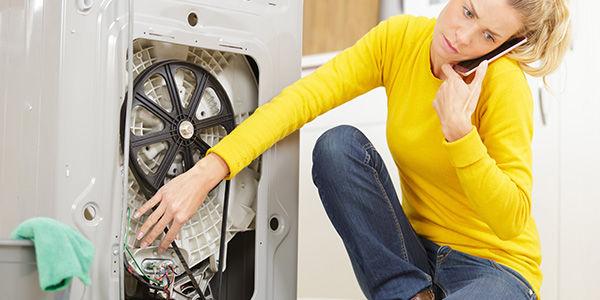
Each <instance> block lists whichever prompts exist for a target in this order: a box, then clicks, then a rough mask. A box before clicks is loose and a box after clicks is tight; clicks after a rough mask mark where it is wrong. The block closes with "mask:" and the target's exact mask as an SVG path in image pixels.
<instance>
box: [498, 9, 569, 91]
mask: <svg viewBox="0 0 600 300" xmlns="http://www.w3.org/2000/svg"><path fill="white" fill-rule="evenodd" d="M507 1H508V4H509V5H510V6H511V7H513V8H515V9H516V10H517V11H518V12H519V13H520V14H521V18H522V21H523V27H522V28H521V30H520V31H519V32H518V33H517V34H516V35H517V36H522V35H525V36H526V37H527V42H526V43H525V44H523V45H522V46H520V47H518V48H517V49H515V50H514V51H512V53H511V54H510V57H512V58H513V59H515V60H517V61H518V62H519V64H520V65H521V68H522V69H523V71H525V72H526V73H527V74H529V75H531V76H535V77H544V81H545V77H546V75H548V74H550V73H552V72H553V71H554V70H556V69H557V68H558V67H559V65H560V63H561V62H562V59H563V57H564V55H565V53H566V52H567V50H568V49H569V47H570V46H571V18H570V12H569V3H568V0H507Z"/></svg>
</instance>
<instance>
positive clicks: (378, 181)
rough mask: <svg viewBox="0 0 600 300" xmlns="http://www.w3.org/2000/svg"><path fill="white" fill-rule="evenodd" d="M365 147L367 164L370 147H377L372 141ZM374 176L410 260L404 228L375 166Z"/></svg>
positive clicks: (365, 161) (406, 256) (403, 254)
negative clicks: (401, 226) (403, 232)
mask: <svg viewBox="0 0 600 300" xmlns="http://www.w3.org/2000/svg"><path fill="white" fill-rule="evenodd" d="M363 149H364V150H365V154H366V156H365V159H364V160H363V163H365V164H366V163H367V162H368V160H369V158H370V157H371V155H370V154H369V152H368V151H369V150H370V149H373V150H374V149H375V147H374V146H373V145H372V144H371V143H368V144H366V145H363ZM373 177H374V178H375V181H377V185H378V186H379V190H380V191H381V194H382V195H383V197H384V198H385V201H386V202H387V205H388V207H389V209H390V212H391V213H392V216H393V217H394V223H395V224H396V230H397V232H398V235H399V238H400V245H401V246H402V256H404V260H405V261H407V262H410V261H409V257H408V251H407V250H406V245H405V243H404V235H403V234H402V229H401V228H400V221H398V216H396V212H395V211H394V207H393V206H392V203H391V201H390V199H389V198H388V196H387V193H386V192H385V188H384V187H383V184H381V181H380V180H379V176H378V175H377V170H375V168H373Z"/></svg>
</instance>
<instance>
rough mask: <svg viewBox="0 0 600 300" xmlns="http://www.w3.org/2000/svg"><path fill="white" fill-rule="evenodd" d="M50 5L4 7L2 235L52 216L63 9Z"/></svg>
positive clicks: (0, 24) (0, 7)
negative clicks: (38, 219) (34, 219)
mask: <svg viewBox="0 0 600 300" xmlns="http://www.w3.org/2000/svg"><path fill="white" fill-rule="evenodd" d="M48 2H50V1H48ZM47 4H48V3H46V2H44V1H2V3H1V4H0V40H1V42H0V67H1V68H0V70H1V71H0V79H1V80H2V81H1V82H2V83H0V95H1V96H0V97H1V98H0V99H1V102H0V109H1V113H0V115H2V121H0V139H1V147H0V148H1V149H0V237H7V236H8V235H9V234H10V232H11V231H12V230H13V229H14V228H15V227H16V225H18V224H19V223H20V222H22V221H23V220H25V219H28V218H31V217H34V216H51V214H52V207H53V204H52V200H51V199H49V198H52V195H53V194H54V187H53V184H52V182H53V180H54V178H53V177H52V176H51V174H52V173H53V172H52V170H53V168H54V165H55V163H54V162H55V157H56V119H55V118H54V117H52V116H53V115H56V110H57V99H58V88H57V86H58V77H57V74H58V73H59V64H58V55H59V53H60V43H59V41H60V36H61V31H60V25H61V7H60V5H54V6H53V5H47Z"/></svg>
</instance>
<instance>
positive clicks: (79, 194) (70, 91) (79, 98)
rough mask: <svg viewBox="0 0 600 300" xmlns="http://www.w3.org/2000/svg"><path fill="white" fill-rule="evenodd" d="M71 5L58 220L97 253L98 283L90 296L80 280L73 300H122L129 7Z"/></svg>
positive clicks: (61, 104) (57, 173) (61, 105)
mask: <svg viewBox="0 0 600 300" xmlns="http://www.w3.org/2000/svg"><path fill="white" fill-rule="evenodd" d="M82 3H83V4H82ZM85 3H89V4H90V5H89V6H85ZM63 5H64V7H63V13H64V18H63V25H62V26H63V27H62V30H63V39H62V41H61V43H62V45H61V49H62V51H61V53H60V79H59V80H60V82H59V91H60V92H59V99H58V112H57V115H56V121H57V126H58V128H57V130H58V132H59V134H58V136H57V148H58V150H57V156H56V168H55V169H54V173H53V174H52V176H53V177H54V178H55V185H56V193H55V201H56V206H55V207H54V216H55V217H56V218H57V219H58V220H60V221H62V222H64V223H66V224H68V225H71V226H73V227H75V228H76V229H78V230H79V231H80V232H81V233H82V234H83V235H84V236H86V237H87V238H88V239H89V240H90V241H92V243H93V244H94V246H95V249H96V257H95V259H94V263H93V265H92V270H91V272H90V276H91V278H92V280H93V284H92V286H89V287H87V288H85V289H83V286H82V285H81V283H80V282H79V281H74V283H75V284H74V286H73V290H72V298H73V299H80V298H82V295H83V299H119V298H120V297H121V294H122V293H121V291H120V277H121V270H122V268H121V264H120V261H121V260H120V258H121V256H120V254H121V252H120V251H119V249H120V240H121V224H122V203H123V197H122V194H123V193H122V187H123V177H124V175H123V170H121V162H120V157H121V156H120V144H119V124H120V117H119V116H120V114H119V111H120V107H121V103H122V102H123V99H124V97H125V92H126V84H127V73H126V50H127V47H128V43H129V40H130V38H129V36H128V29H127V25H128V13H129V7H128V1H116V0H105V1H64V2H63ZM82 5H83V6H82Z"/></svg>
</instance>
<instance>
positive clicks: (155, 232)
mask: <svg viewBox="0 0 600 300" xmlns="http://www.w3.org/2000/svg"><path fill="white" fill-rule="evenodd" d="M157 211H158V210H157ZM155 212H156V211H155ZM152 215H154V213H153V214H152ZM152 215H150V216H151V217H152ZM161 215H162V214H161ZM169 221H170V220H169V218H168V217H167V216H166V215H163V216H162V218H160V220H159V221H158V222H157V223H156V224H154V227H153V228H152V230H151V231H150V232H148V234H147V235H146V238H144V240H143V241H142V243H141V244H140V247H141V248H146V247H148V245H150V244H151V243H152V242H153V241H154V240H155V239H156V237H158V236H159V235H160V234H161V233H163V232H164V230H165V228H166V227H167V225H169ZM144 225H145V224H144ZM142 227H143V226H142ZM140 231H141V230H140ZM169 244H170V242H169ZM161 245H162V244H161ZM167 246H168V244H167ZM164 249H166V247H165V248H164ZM164 249H163V251H164Z"/></svg>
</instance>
